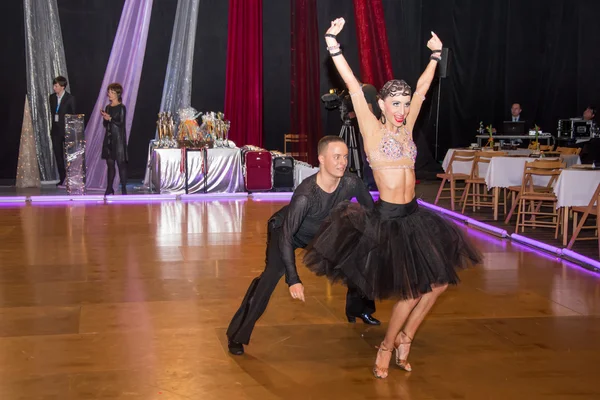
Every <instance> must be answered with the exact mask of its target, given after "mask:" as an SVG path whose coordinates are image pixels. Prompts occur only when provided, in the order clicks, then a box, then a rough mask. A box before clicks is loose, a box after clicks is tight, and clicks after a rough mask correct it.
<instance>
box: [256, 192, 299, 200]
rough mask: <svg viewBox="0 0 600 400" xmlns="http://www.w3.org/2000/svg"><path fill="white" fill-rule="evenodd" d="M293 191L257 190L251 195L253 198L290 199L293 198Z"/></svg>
mask: <svg viewBox="0 0 600 400" xmlns="http://www.w3.org/2000/svg"><path fill="white" fill-rule="evenodd" d="M293 194H294V193H293V192H255V193H251V194H250V195H249V197H250V198H251V199H252V200H257V201H260V200H289V199H291V198H292V195H293Z"/></svg>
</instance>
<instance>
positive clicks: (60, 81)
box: [52, 76, 67, 87]
mask: <svg viewBox="0 0 600 400" xmlns="http://www.w3.org/2000/svg"><path fill="white" fill-rule="evenodd" d="M57 83H58V84H59V85H60V86H62V87H67V78H65V77H64V76H57V77H56V78H54V79H53V80H52V85H53V86H54V85H56V84H57Z"/></svg>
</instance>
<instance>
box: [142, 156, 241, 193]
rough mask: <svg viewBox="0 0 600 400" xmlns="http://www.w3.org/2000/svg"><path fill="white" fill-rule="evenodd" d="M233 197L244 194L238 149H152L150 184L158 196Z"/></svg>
mask: <svg viewBox="0 0 600 400" xmlns="http://www.w3.org/2000/svg"><path fill="white" fill-rule="evenodd" d="M186 165H187V176H188V180H187V185H188V193H236V192H243V191H245V188H244V175H243V171H242V154H241V151H240V149H237V148H236V149H230V148H213V149H197V150H196V149H192V150H190V149H188V151H185V150H184V149H155V150H154V151H153V152H152V167H151V168H152V169H151V171H152V184H153V186H154V187H155V188H157V189H158V191H159V193H161V194H164V193H168V194H183V193H185V189H186Z"/></svg>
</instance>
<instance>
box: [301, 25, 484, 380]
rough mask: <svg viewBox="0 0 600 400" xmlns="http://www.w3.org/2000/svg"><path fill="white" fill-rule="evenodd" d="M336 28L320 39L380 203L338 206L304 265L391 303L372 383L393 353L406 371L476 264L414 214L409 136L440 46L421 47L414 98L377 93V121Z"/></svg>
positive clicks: (458, 240) (425, 213) (458, 237)
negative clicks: (461, 272)
mask: <svg viewBox="0 0 600 400" xmlns="http://www.w3.org/2000/svg"><path fill="white" fill-rule="evenodd" d="M343 26H344V20H343V19H342V18H338V19H336V20H335V21H333V22H332V23H331V27H330V28H329V29H328V31H327V33H326V35H325V40H326V42H327V46H328V47H327V49H328V50H329V52H330V54H331V56H332V57H333V60H334V63H335V66H336V68H337V70H338V72H339V73H340V75H341V76H342V78H343V79H344V82H345V83H346V86H347V87H348V90H349V92H350V94H351V97H352V104H353V105H354V111H355V113H356V116H357V119H358V124H359V127H360V131H361V134H362V135H363V141H364V143H365V151H366V153H367V158H368V160H369V163H370V164H371V168H372V169H373V173H374V176H375V181H376V183H377V187H378V188H379V196H380V199H379V201H378V202H377V204H376V206H375V209H374V210H372V211H371V210H367V209H365V208H362V207H361V206H360V205H357V204H355V203H349V202H344V203H342V204H340V205H338V206H337V207H336V208H335V209H334V210H333V211H332V213H331V216H330V218H329V219H328V220H327V221H326V222H325V223H324V224H323V226H322V227H321V229H320V232H319V233H318V234H317V237H316V238H315V239H314V241H313V243H312V244H311V246H310V247H309V248H308V251H307V253H306V255H305V258H304V262H305V264H306V265H307V267H308V268H309V269H311V270H312V271H313V272H315V273H316V274H317V275H327V276H328V277H329V279H330V280H332V281H336V280H341V281H344V282H348V281H350V282H352V283H353V284H354V285H356V286H358V287H359V288H360V290H361V291H362V292H363V293H364V294H365V295H367V296H368V297H369V298H378V299H385V298H392V297H393V298H399V301H398V302H397V303H396V304H395V305H394V307H393V311H392V316H391V319H390V323H389V326H388V329H387V332H386V335H385V338H384V340H383V342H382V343H381V345H380V346H379V351H378V352H377V358H376V360H375V366H374V368H373V374H374V375H375V376H376V377H377V378H385V377H387V375H388V366H389V363H390V359H391V357H392V351H393V350H394V349H395V350H396V364H397V365H398V366H399V367H400V368H402V369H404V370H406V371H411V366H410V364H409V363H408V362H407V358H408V353H409V351H410V344H411V341H412V338H413V337H414V334H415V332H416V330H417V328H418V326H419V325H420V324H421V322H422V321H423V319H424V318H425V315H426V314H427V313H428V312H429V310H430V309H431V307H432V306H433V304H434V303H435V301H436V299H437V297H438V296H439V295H440V294H441V293H442V292H443V291H444V290H445V289H446V287H447V286H448V284H456V283H458V276H457V274H456V271H455V269H456V268H461V267H466V266H468V265H469V263H478V262H480V260H481V256H480V254H479V253H478V251H477V250H476V249H475V248H473V246H472V245H471V244H470V243H469V242H467V241H466V239H465V237H464V236H463V234H462V232H461V231H459V230H458V228H457V227H456V226H455V225H454V224H453V223H452V222H450V221H448V220H446V219H445V218H443V217H441V216H440V215H438V214H436V213H433V212H431V211H429V210H426V209H423V208H420V207H419V206H418V204H417V201H416V198H415V172H414V164H415V158H416V155H417V148H416V145H415V143H414V142H413V140H412V130H413V127H414V125H415V121H416V119H417V116H418V115H419V110H420V109H421V105H422V104H423V100H424V99H425V97H424V96H425V94H426V93H427V90H428V89H429V86H430V84H431V81H432V80H433V77H434V73H435V69H436V66H437V62H438V61H439V60H440V59H441V49H442V42H441V41H440V39H439V38H438V37H437V36H436V35H435V34H434V33H433V32H432V37H431V39H430V40H429V41H428V42H427V47H428V48H429V49H430V50H431V51H432V52H433V54H432V55H431V58H430V61H429V64H428V65H427V67H426V69H425V71H424V72H423V74H422V75H421V77H420V78H419V80H418V82H417V90H416V91H415V96H412V97H411V88H410V86H408V85H407V84H406V82H404V81H398V80H392V81H389V82H387V83H386V84H385V85H384V86H383V88H382V89H381V90H380V92H379V96H380V99H379V100H378V104H379V106H380V108H381V110H382V115H381V119H380V120H377V119H376V117H375V116H374V115H373V114H372V113H371V112H370V110H369V108H368V106H367V102H366V100H365V96H364V94H363V91H362V90H361V88H360V84H359V82H358V81H357V79H356V77H355V76H354V75H353V73H352V70H351V69H350V66H349V65H348V63H347V62H346V60H345V58H344V56H343V55H342V52H341V50H340V48H339V44H338V43H337V41H336V35H337V34H338V33H339V32H340V31H341V30H342V28H343Z"/></svg>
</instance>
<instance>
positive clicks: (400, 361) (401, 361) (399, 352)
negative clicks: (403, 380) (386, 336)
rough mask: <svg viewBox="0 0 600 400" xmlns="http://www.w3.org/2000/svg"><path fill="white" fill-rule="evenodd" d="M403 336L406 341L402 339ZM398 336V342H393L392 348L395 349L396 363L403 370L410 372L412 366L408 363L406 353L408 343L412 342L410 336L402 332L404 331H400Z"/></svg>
mask: <svg viewBox="0 0 600 400" xmlns="http://www.w3.org/2000/svg"><path fill="white" fill-rule="evenodd" d="M403 336H404V337H405V338H407V339H408V342H407V341H404V342H403V341H402V337H403ZM398 337H400V342H399V343H398V344H397V345H396V342H395V343H394V348H395V350H396V365H397V366H399V367H400V368H402V369H403V370H405V371H406V372H410V371H412V367H411V366H410V364H409V363H408V353H410V345H411V343H412V338H411V337H410V336H408V335H407V334H406V333H404V331H400V333H399V334H398ZM396 339H397V338H396Z"/></svg>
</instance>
